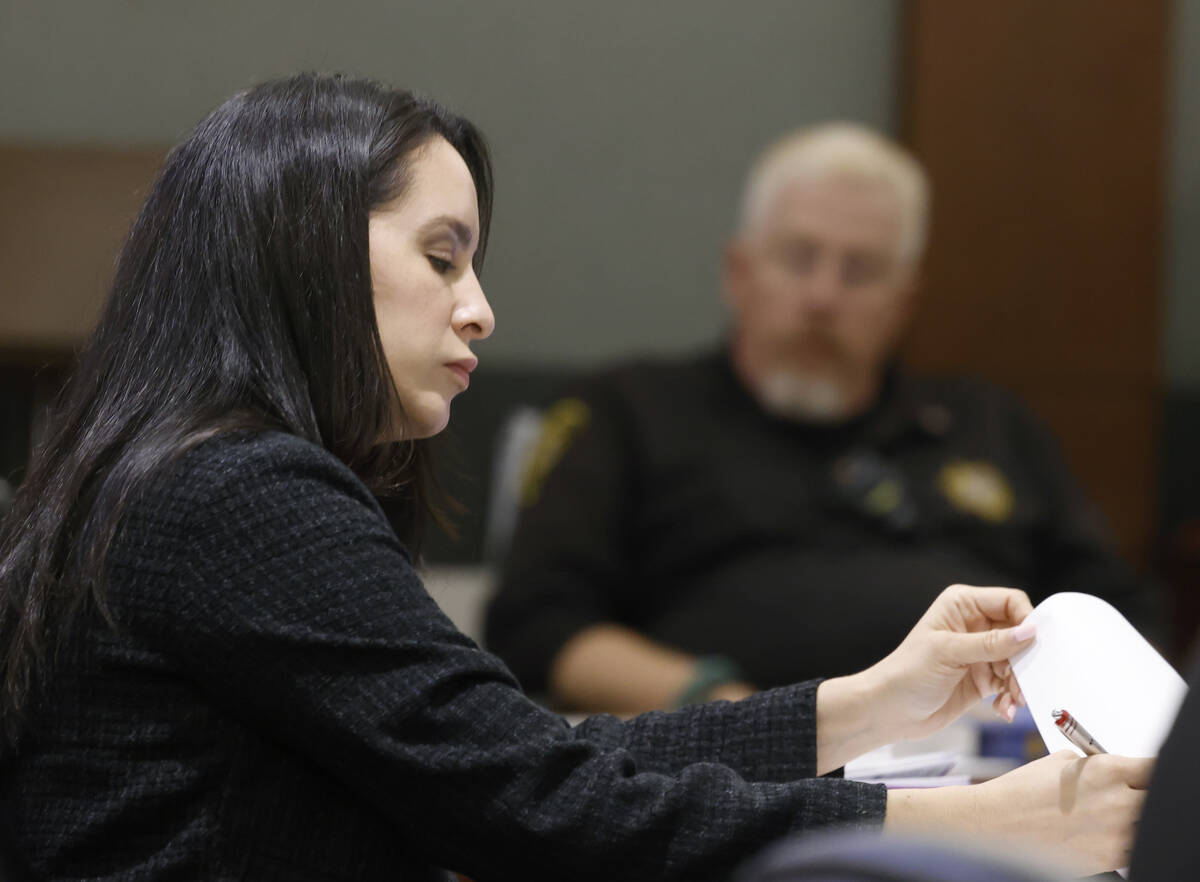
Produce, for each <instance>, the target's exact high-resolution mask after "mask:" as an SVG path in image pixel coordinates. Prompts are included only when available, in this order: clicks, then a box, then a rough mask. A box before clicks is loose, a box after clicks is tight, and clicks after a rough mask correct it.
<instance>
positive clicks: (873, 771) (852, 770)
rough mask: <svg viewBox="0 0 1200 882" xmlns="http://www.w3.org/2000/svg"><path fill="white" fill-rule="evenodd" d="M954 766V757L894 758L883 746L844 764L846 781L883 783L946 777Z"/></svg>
mask: <svg viewBox="0 0 1200 882" xmlns="http://www.w3.org/2000/svg"><path fill="white" fill-rule="evenodd" d="M957 762H958V754H956V753H951V752H950V751H944V750H938V751H932V752H929V753H915V754H907V755H903V756H898V755H897V754H896V753H895V752H894V751H893V749H892V746H891V745H886V746H884V747H881V748H879V749H878V750H872V751H871V752H870V753H864V754H863V755H862V756H860V757H858V758H856V759H852V760H850V762H848V763H846V768H845V772H844V774H845V777H846V778H847V780H850V781H887V780H888V779H891V778H906V779H907V778H930V777H938V776H941V775H945V774H947V773H948V772H949V771H950V770H951V769H953V768H954V765H955V763H957Z"/></svg>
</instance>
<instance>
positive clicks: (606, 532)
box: [486, 377, 753, 715]
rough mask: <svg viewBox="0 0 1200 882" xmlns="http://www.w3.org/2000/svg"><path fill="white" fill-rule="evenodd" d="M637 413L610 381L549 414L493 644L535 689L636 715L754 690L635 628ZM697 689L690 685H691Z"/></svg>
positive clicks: (571, 704)
mask: <svg viewBox="0 0 1200 882" xmlns="http://www.w3.org/2000/svg"><path fill="white" fill-rule="evenodd" d="M638 436H639V427H638V425H637V419H636V417H635V415H634V414H633V412H632V409H631V408H630V407H629V406H628V402H627V401H626V400H625V398H624V396H623V395H622V393H621V390H620V388H619V385H618V384H617V383H616V382H614V381H613V379H612V378H611V377H602V378H600V379H597V380H594V381H592V382H591V383H590V384H587V385H586V386H584V387H583V388H582V389H580V390H579V391H578V394H576V395H574V396H571V397H569V398H566V399H563V400H561V401H559V402H558V403H557V404H555V405H554V406H552V407H551V408H550V409H549V410H548V411H547V416H546V425H545V428H544V430H543V437H542V438H541V439H540V440H539V443H538V445H537V446H536V448H535V451H534V453H533V455H532V458H531V466H530V468H529V470H528V472H527V474H526V478H525V481H524V487H523V491H522V496H523V499H522V512H521V518H520V522H519V524H518V526H517V530H516V533H515V535H514V538H513V544H512V547H511V549H510V552H509V555H508V558H507V560H506V562H505V566H504V568H503V572H502V576H501V581H500V587H499V589H498V591H497V593H496V596H495V598H494V599H493V601H492V603H491V606H490V608H489V610H488V616H487V627H486V641H487V645H488V648H489V649H491V650H493V651H494V652H496V653H497V654H498V655H500V656H501V657H502V658H503V659H504V660H505V661H506V662H507V663H508V664H509V666H510V667H511V668H512V669H513V671H514V672H515V673H516V674H517V676H518V677H519V678H520V680H521V682H522V684H523V685H524V686H525V688H526V689H528V690H529V691H531V692H534V693H539V692H545V693H549V695H550V696H551V697H552V698H553V699H554V701H555V702H556V703H557V704H559V705H561V706H562V707H564V708H569V709H574V710H586V711H606V712H610V713H615V714H620V715H628V714H634V713H639V712H641V711H646V710H653V709H658V708H666V707H671V706H672V705H674V704H676V703H678V702H679V700H680V699H681V698H686V699H688V700H701V699H710V698H711V699H738V698H741V697H744V696H745V695H748V694H750V692H752V691H753V689H752V687H751V686H749V685H748V684H746V683H743V682H740V681H739V680H738V679H737V677H736V676H735V675H734V673H733V672H732V671H729V670H725V671H724V672H722V671H720V670H718V669H717V663H716V662H715V661H714V660H712V659H703V660H701V659H697V658H695V657H693V656H691V655H688V654H686V653H682V652H679V651H678V650H675V649H673V648H671V647H667V646H663V645H661V644H658V643H655V642H654V641H651V640H649V639H648V638H646V637H644V636H643V635H641V634H640V633H638V632H637V630H636V626H635V625H634V624H633V621H632V619H634V618H635V616H633V615H632V614H631V611H630V608H631V606H632V605H634V604H635V603H636V600H635V599H633V598H634V595H635V594H636V592H637V587H636V580H637V572H636V565H635V563H634V561H635V557H636V550H635V548H634V543H635V539H634V531H635V530H636V524H637V520H638V511H639V493H640V492H641V487H642V485H643V482H642V480H641V479H640V478H639V475H638V472H639V468H640V465H639V461H640V449H639V445H638ZM689 687H691V688H689Z"/></svg>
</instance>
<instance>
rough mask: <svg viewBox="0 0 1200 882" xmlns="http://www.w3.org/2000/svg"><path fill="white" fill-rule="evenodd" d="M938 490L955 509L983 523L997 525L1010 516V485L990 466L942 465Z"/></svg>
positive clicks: (967, 462) (972, 463)
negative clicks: (975, 517) (939, 489)
mask: <svg viewBox="0 0 1200 882" xmlns="http://www.w3.org/2000/svg"><path fill="white" fill-rule="evenodd" d="M938 487H940V488H941V491H942V493H944V494H945V496H946V498H947V499H949V500H950V502H951V503H952V504H953V505H954V507H955V508H957V509H959V510H960V511H965V512H967V513H968V514H973V515H975V516H977V517H980V518H982V519H983V520H985V521H991V522H992V523H997V524H998V523H1002V522H1003V521H1007V520H1008V519H1009V517H1011V516H1012V510H1013V503H1014V498H1013V489H1012V485H1011V484H1009V482H1008V479H1007V478H1006V477H1004V474H1003V473H1002V472H1001V471H1000V470H999V469H998V468H996V467H995V466H994V465H992V464H991V463H990V462H980V461H977V460H976V461H971V460H961V459H960V460H955V461H954V462H949V463H946V465H944V466H943V467H942V471H941V472H940V473H939V474H938Z"/></svg>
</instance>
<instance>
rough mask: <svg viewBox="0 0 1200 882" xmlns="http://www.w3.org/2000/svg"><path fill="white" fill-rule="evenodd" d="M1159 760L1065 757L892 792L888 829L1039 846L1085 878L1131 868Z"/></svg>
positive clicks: (1065, 753) (1060, 754)
mask: <svg viewBox="0 0 1200 882" xmlns="http://www.w3.org/2000/svg"><path fill="white" fill-rule="evenodd" d="M1153 764H1154V761H1153V760H1149V759H1131V758H1129V757H1123V756H1112V755H1109V754H1101V755H1099V756H1089V757H1078V756H1076V755H1075V754H1074V753H1072V752H1071V751H1069V750H1063V751H1059V752H1058V753H1053V754H1051V755H1050V756H1047V757H1043V758H1042V759H1039V760H1035V761H1034V762H1031V763H1029V764H1027V765H1024V766H1021V767H1020V768H1019V769H1014V770H1013V771H1011V772H1009V773H1008V774H1007V775H1001V776H1000V777H999V778H994V779H993V780H991V781H988V782H987V783H985V784H976V785H973V786H971V787H943V788H934V789H930V790H892V791H889V792H888V806H887V816H886V820H885V822H884V824H885V828H887V829H895V830H904V829H910V830H912V829H926V830H929V829H935V830H938V831H940V832H942V833H950V834H957V835H962V836H966V837H969V838H970V839H972V840H973V841H993V842H997V843H1005V844H1009V845H1014V846H1016V847H1023V848H1029V847H1030V846H1034V847H1036V848H1039V849H1040V850H1041V851H1042V852H1043V853H1044V854H1045V856H1046V857H1047V858H1048V859H1052V860H1054V861H1055V862H1058V863H1063V864H1065V865H1066V868H1067V869H1069V870H1071V871H1072V872H1073V873H1076V874H1079V875H1089V874H1093V873H1101V872H1104V871H1106V870H1114V869H1116V868H1118V867H1126V866H1128V865H1129V856H1130V849H1131V848H1132V843H1133V836H1134V831H1135V825H1136V823H1137V819H1138V817H1139V816H1140V814H1141V811H1142V803H1143V802H1144V800H1145V796H1146V794H1145V788H1146V786H1147V783H1148V782H1149V780H1150V772H1151V770H1152V768H1153Z"/></svg>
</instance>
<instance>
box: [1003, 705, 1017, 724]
mask: <svg viewBox="0 0 1200 882" xmlns="http://www.w3.org/2000/svg"><path fill="white" fill-rule="evenodd" d="M1016 715H1017V709H1016V708H1015V707H1013V706H1012V705H1011V704H1010V705H1009V706H1008V710H1006V711H1005V712H1004V716H1005V717H1006V718H1007V719H1008V721H1009V722H1010V723H1011V722H1012V721H1013V717H1015V716H1016Z"/></svg>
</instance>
